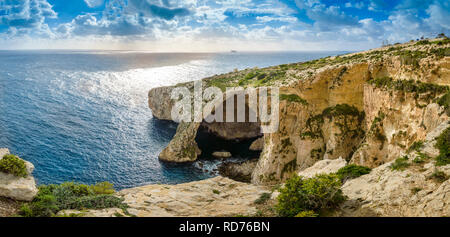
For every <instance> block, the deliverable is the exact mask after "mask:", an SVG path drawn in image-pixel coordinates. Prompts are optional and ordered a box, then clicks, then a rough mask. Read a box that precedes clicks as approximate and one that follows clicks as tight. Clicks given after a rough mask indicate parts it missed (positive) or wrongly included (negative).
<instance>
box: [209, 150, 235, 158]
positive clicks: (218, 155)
mask: <svg viewBox="0 0 450 237" xmlns="http://www.w3.org/2000/svg"><path fill="white" fill-rule="evenodd" d="M212 156H214V157H215V158H219V159H226V158H230V157H231V156H232V155H231V153H230V152H228V151H216V152H213V153H212Z"/></svg>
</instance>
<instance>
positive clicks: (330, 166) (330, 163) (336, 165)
mask: <svg viewBox="0 0 450 237" xmlns="http://www.w3.org/2000/svg"><path fill="white" fill-rule="evenodd" d="M346 165H347V161H345V160H344V159H342V158H339V159H336V160H321V161H318V162H317V163H315V164H314V165H313V166H312V167H309V168H307V169H305V170H303V171H300V172H299V173H298V175H299V176H303V177H305V178H312V177H314V176H316V175H319V174H331V173H336V172H337V171H338V170H339V169H340V168H343V167H345V166H346Z"/></svg>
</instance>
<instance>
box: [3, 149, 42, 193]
mask: <svg viewBox="0 0 450 237" xmlns="http://www.w3.org/2000/svg"><path fill="white" fill-rule="evenodd" d="M6 154H9V150H8V149H0V159H3V156H4V155H6ZM25 164H26V167H27V171H28V174H29V175H28V176H27V177H26V178H22V177H17V176H14V175H12V174H6V173H3V172H0V197H7V198H11V199H14V200H18V201H32V200H33V198H34V197H35V196H36V194H37V192H38V189H37V187H36V182H35V180H34V178H33V176H32V175H31V173H32V172H33V170H34V166H33V164H31V163H30V162H27V161H25Z"/></svg>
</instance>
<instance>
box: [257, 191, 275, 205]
mask: <svg viewBox="0 0 450 237" xmlns="http://www.w3.org/2000/svg"><path fill="white" fill-rule="evenodd" d="M270 197H272V194H270V193H263V194H261V196H260V197H259V198H258V199H256V200H255V202H254V203H255V204H258V205H260V204H264V203H266V202H267V200H269V199H270Z"/></svg>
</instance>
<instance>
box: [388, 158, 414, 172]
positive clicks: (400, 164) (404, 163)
mask: <svg viewBox="0 0 450 237" xmlns="http://www.w3.org/2000/svg"><path fill="white" fill-rule="evenodd" d="M408 160H409V158H408V156H404V157H401V158H398V159H397V160H395V162H394V163H392V164H391V166H390V167H391V169H392V170H400V171H403V170H405V169H406V168H408V167H409V166H410V164H409V163H408Z"/></svg>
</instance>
